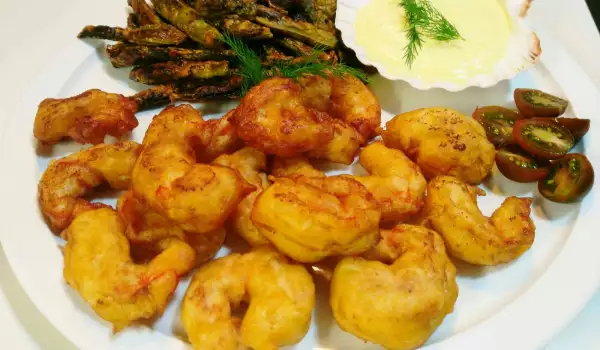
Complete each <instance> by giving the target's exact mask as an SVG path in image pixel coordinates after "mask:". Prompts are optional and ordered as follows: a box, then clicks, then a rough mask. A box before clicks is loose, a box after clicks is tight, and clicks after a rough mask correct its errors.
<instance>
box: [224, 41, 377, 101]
mask: <svg viewBox="0 0 600 350" xmlns="http://www.w3.org/2000/svg"><path fill="white" fill-rule="evenodd" d="M221 40H222V41H223V42H225V43H226V44H227V45H229V47H230V48H231V50H232V51H233V52H234V53H235V54H236V57H237V60H238V61H239V66H240V67H239V68H240V75H241V76H242V79H243V82H242V87H241V96H244V95H245V94H246V92H247V91H248V90H249V89H250V88H251V87H252V86H254V85H257V84H259V83H260V82H261V81H263V80H265V79H267V78H270V77H274V76H281V77H285V78H291V79H299V78H301V77H302V76H304V75H319V76H322V77H326V76H327V72H330V73H331V74H333V75H335V76H343V75H346V74H351V75H354V76H355V77H357V78H358V79H360V80H362V81H363V82H365V83H367V82H368V77H367V74H366V73H365V72H363V71H362V70H360V69H356V68H353V67H350V66H348V65H346V64H344V63H343V62H338V63H331V62H327V61H324V60H323V59H321V58H320V57H322V55H323V54H324V53H325V52H324V51H323V49H322V48H319V47H315V48H313V50H312V52H311V54H310V55H308V56H303V57H301V59H298V60H291V61H281V62H278V63H275V64H274V65H271V66H265V65H264V64H263V63H262V60H261V58H260V56H259V55H258V54H257V53H256V52H254V51H253V50H252V49H251V48H250V47H248V45H246V44H245V43H244V42H243V41H242V40H241V39H239V38H236V37H234V36H233V35H230V34H228V33H225V34H223V35H222V37H221Z"/></svg>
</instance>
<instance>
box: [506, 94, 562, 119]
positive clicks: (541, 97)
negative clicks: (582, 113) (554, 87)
mask: <svg viewBox="0 0 600 350" xmlns="http://www.w3.org/2000/svg"><path fill="white" fill-rule="evenodd" d="M514 99H515V104H516V105H517V108H518V109H519V112H521V114H522V115H523V116H524V117H525V118H556V117H558V116H559V115H561V114H563V113H564V112H565V110H566V109H567V107H568V106H569V101H567V100H565V99H562V98H560V97H556V96H554V95H550V94H548V93H545V92H543V91H540V90H535V89H515V93H514Z"/></svg>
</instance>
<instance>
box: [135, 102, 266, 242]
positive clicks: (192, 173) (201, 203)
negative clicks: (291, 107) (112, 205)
mask: <svg viewBox="0 0 600 350" xmlns="http://www.w3.org/2000/svg"><path fill="white" fill-rule="evenodd" d="M204 124H205V122H204V121H203V120H202V117H201V115H200V113H199V112H198V111H196V110H195V109H194V108H192V106H190V105H180V106H177V107H167V108H165V109H163V110H162V111H161V112H160V114H158V115H157V116H155V117H154V119H153V120H152V123H150V126H149V127H148V130H147V131H146V135H145V137H144V142H143V144H142V153H141V155H140V157H139V159H138V161H137V162H136V164H135V167H134V169H133V174H132V184H131V185H132V189H133V191H134V193H135V194H136V195H137V196H139V197H140V198H141V199H143V200H144V201H145V202H146V203H148V205H149V206H150V207H151V208H153V209H154V210H156V211H157V212H159V213H160V214H161V215H164V216H166V217H168V218H169V219H171V220H173V221H174V222H176V223H177V224H178V225H179V226H180V227H181V228H182V229H184V230H185V231H188V232H194V233H205V232H210V231H214V230H216V229H218V228H221V227H222V226H223V224H224V222H225V219H226V218H227V217H228V216H229V214H231V213H232V212H233V211H234V210H235V208H236V207H237V205H238V204H239V202H240V201H241V200H242V199H243V198H244V197H245V196H246V195H247V194H249V193H250V192H252V191H253V190H254V189H255V188H254V186H252V185H250V184H248V183H247V182H246V181H245V180H244V179H243V178H242V177H241V176H240V175H239V173H238V172H237V171H236V170H234V169H231V168H228V167H224V166H220V165H206V164H200V163H196V152H195V149H194V146H196V145H197V143H198V142H199V141H198V138H199V135H201V133H202V128H203V125H204Z"/></svg>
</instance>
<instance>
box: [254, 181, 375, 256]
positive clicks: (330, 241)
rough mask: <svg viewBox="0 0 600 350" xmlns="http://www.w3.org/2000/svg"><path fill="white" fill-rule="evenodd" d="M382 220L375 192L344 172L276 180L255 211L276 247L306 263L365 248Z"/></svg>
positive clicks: (258, 224) (259, 225)
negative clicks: (334, 174)
mask: <svg viewBox="0 0 600 350" xmlns="http://www.w3.org/2000/svg"><path fill="white" fill-rule="evenodd" d="M380 219H381V211H380V210H379V206H378V204H377V202H376V201H375V199H374V198H373V195H372V194H371V193H370V192H369V191H368V190H367V189H366V188H365V187H364V186H363V185H362V184H361V183H360V182H358V181H356V180H354V179H351V178H349V177H345V176H332V177H307V176H296V177H294V178H275V182H274V183H273V184H271V186H269V187H268V188H267V189H266V190H265V191H264V192H263V193H262V194H261V195H260V196H258V198H257V199H256V202H255V204H254V209H253V210H252V215H251V220H252V222H253V223H254V225H255V226H256V227H257V228H258V230H259V231H260V233H261V234H262V235H263V236H265V237H266V238H267V239H268V240H269V241H271V243H272V244H273V245H275V246H276V247H277V249H279V250H280V251H281V252H283V253H284V254H286V255H287V256H289V257H291V258H293V259H294V260H297V261H300V262H306V263H311V262H316V261H319V260H321V259H323V258H325V257H327V256H332V255H353V254H360V253H362V252H364V251H365V250H367V249H369V248H370V247H371V246H372V245H373V244H374V243H375V242H376V240H377V239H378V237H379V220H380Z"/></svg>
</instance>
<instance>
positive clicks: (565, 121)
mask: <svg viewBox="0 0 600 350" xmlns="http://www.w3.org/2000/svg"><path fill="white" fill-rule="evenodd" d="M555 121H556V123H558V125H560V126H562V127H563V128H565V129H567V130H569V131H570V132H571V134H572V135H573V138H575V142H577V141H579V140H581V139H582V138H583V137H584V136H585V134H587V132H588V131H589V130H590V120H589V119H579V118H556V119H555Z"/></svg>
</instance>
